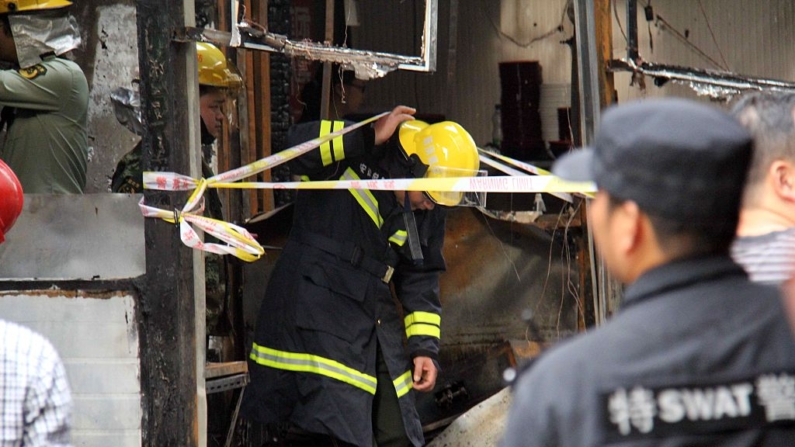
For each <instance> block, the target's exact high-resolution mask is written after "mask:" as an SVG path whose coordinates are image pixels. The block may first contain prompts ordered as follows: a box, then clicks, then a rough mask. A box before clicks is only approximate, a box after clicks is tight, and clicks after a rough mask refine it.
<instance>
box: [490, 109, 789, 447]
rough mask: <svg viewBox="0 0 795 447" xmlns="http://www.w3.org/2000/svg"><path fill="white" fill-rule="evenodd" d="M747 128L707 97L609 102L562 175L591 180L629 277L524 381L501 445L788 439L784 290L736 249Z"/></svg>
mask: <svg viewBox="0 0 795 447" xmlns="http://www.w3.org/2000/svg"><path fill="white" fill-rule="evenodd" d="M751 147H752V144H751V136H750V135H749V134H748V133H747V132H746V131H745V130H744V129H743V128H742V127H741V126H740V125H739V124H738V123H737V122H736V121H735V120H733V119H732V118H731V117H730V116H728V115H727V114H724V113H723V112H721V111H719V110H718V109H715V108H713V107H711V106H707V105H702V104H699V103H695V102H691V101H686V100H681V99H660V100H647V101H641V102H635V103H631V104H628V105H623V106H619V107H615V108H612V109H610V110H608V111H607V112H606V113H605V114H604V115H603V120H602V123H601V126H600V129H599V132H598V135H597V137H596V141H595V145H594V147H593V148H587V149H583V150H581V151H577V152H574V153H572V154H570V155H569V156H566V157H563V158H562V159H560V160H559V161H558V162H556V163H555V165H554V166H553V172H554V173H555V174H556V175H559V176H561V177H563V178H565V179H569V180H577V181H595V182H596V185H597V186H598V189H599V190H598V192H597V195H596V198H595V199H594V201H593V203H592V207H591V213H590V217H591V219H592V223H591V225H592V229H593V233H594V238H595V240H596V244H597V247H598V248H599V249H600V251H601V253H602V255H603V256H604V259H605V263H606V264H607V267H608V268H609V269H610V271H611V272H612V274H613V275H615V277H616V278H618V279H619V280H621V281H622V282H624V283H625V284H627V288H626V290H625V294H624V301H623V305H622V308H621V309H620V311H619V312H618V313H617V314H616V315H615V316H614V317H613V318H612V320H611V321H609V322H608V323H606V324H605V325H604V326H602V327H600V328H598V329H596V330H592V331H589V332H588V333H587V334H584V335H581V336H577V337H575V338H573V339H571V340H569V341H567V342H564V343H561V344H560V345H559V346H556V347H554V348H552V349H550V350H549V351H548V352H546V353H544V354H543V355H542V356H541V357H540V358H539V359H538V360H537V361H536V363H535V364H534V365H532V367H530V368H529V369H528V370H527V371H526V372H525V373H524V374H523V375H522V376H521V377H520V379H519V381H518V383H517V385H516V388H515V396H514V403H513V407H512V409H511V413H510V416H509V421H508V426H507V429H506V433H505V437H504V439H503V444H502V445H503V447H514V446H597V445H608V444H617V445H621V446H630V445H632V446H635V445H643V446H651V445H665V446H694V445H699V446H701V445H703V446H706V445H709V446H729V445H731V446H784V445H793V440H795V425H793V423H795V343H794V342H793V337H792V333H791V332H790V329H789V326H788V325H787V321H786V319H785V317H784V311H783V307H782V301H781V297H780V295H779V293H778V291H777V290H776V289H775V288H772V287H769V286H765V285H762V284H758V283H753V282H751V281H749V279H748V277H747V275H746V274H745V273H744V272H743V270H742V268H740V267H739V266H738V265H737V264H735V263H734V262H733V261H732V260H731V258H730V257H729V247H730V245H731V242H732V238H733V236H734V230H735V227H736V225H737V219H738V208H739V203H740V197H741V194H742V189H743V184H744V180H745V174H746V169H747V166H748V163H749V160H750V156H751Z"/></svg>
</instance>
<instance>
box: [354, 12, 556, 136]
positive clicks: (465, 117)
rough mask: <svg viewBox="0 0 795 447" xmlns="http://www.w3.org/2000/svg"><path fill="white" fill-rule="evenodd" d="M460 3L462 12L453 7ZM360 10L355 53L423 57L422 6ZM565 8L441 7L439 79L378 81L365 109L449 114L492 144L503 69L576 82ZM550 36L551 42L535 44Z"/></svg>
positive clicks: (396, 76)
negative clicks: (532, 64)
mask: <svg viewBox="0 0 795 447" xmlns="http://www.w3.org/2000/svg"><path fill="white" fill-rule="evenodd" d="M455 3H457V4H458V8H457V9H455V8H451V6H452V5H455ZM359 4H360V8H361V11H360V14H361V17H362V20H361V21H362V26H360V27H358V28H356V29H354V31H353V38H352V44H353V45H354V46H356V47H357V48H366V49H372V50H381V51H395V52H400V51H402V52H404V53H408V54H413V55H418V54H419V48H420V47H419V41H420V37H419V36H421V33H422V28H421V26H422V15H421V14H422V9H423V6H424V2H423V1H422V0H416V1H414V2H399V1H394V2H360V3H359ZM565 4H566V0H544V1H543V2H542V1H531V0H511V1H507V0H505V1H502V2H499V1H495V0H460V1H458V2H451V1H450V0H440V1H439V27H438V38H439V43H438V50H439V51H438V60H437V70H436V73H434V74H418V73H410V72H399V73H392V74H389V75H387V76H386V78H384V79H381V80H376V81H373V82H371V87H368V91H367V104H366V106H365V107H366V108H367V109H368V110H369V111H373V112H375V111H382V110H387V109H390V108H391V107H393V106H394V105H395V104H398V103H404V104H409V105H413V106H416V107H417V108H418V109H419V112H420V113H440V114H444V115H446V117H447V118H448V119H451V120H454V121H457V122H459V123H460V124H461V125H463V126H464V127H465V128H466V129H467V130H469V132H470V133H471V134H472V136H473V137H474V139H475V141H476V142H478V143H479V144H485V143H487V142H488V141H490V139H491V115H492V112H493V110H494V104H496V103H498V102H499V101H500V84H499V71H498V64H499V63H500V62H503V61H519V60H536V61H539V62H540V64H541V66H542V69H543V78H544V82H545V83H549V84H557V85H560V84H566V83H568V82H569V79H570V70H571V68H570V67H571V53H570V51H569V49H568V47H567V46H566V45H564V44H561V43H560V41H562V40H565V39H567V38H568V37H570V36H571V35H572V31H571V29H572V27H571V23H570V22H569V20H568V18H565V19H564V20H563V21H562V23H563V31H560V32H559V31H556V28H557V27H558V25H559V24H560V23H561V18H562V16H563V8H564V6H565ZM386 17H389V18H391V19H389V20H388V21H386V20H385V18H386ZM451 23H454V24H456V25H457V26H456V27H454V28H452V35H453V36H455V41H454V43H453V45H451V44H450V37H451V26H450V25H451ZM550 31H553V32H552V33H551V34H550V35H549V36H548V37H546V38H544V39H542V40H539V41H536V42H533V43H530V42H531V41H532V40H533V39H535V38H538V37H539V36H542V35H546V34H548V33H549V32H550ZM412 44H414V46H412ZM452 64H454V65H452ZM450 69H452V70H453V72H450V71H449V70H450Z"/></svg>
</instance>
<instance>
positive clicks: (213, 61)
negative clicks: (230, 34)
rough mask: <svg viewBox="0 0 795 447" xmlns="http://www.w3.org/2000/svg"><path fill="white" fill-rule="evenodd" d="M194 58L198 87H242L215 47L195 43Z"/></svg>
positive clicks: (238, 78)
mask: <svg viewBox="0 0 795 447" xmlns="http://www.w3.org/2000/svg"><path fill="white" fill-rule="evenodd" d="M0 1H2V0H0ZM196 57H197V58H198V63H199V84H200V85H207V86H211V87H219V88H228V89H230V90H237V89H239V88H240V87H242V86H243V80H242V79H241V78H240V75H239V74H237V73H236V71H237V70H236V69H235V67H234V65H232V63H231V62H227V60H226V56H224V53H223V52H222V51H221V50H220V49H218V47H216V46H215V45H213V44H210V43H207V42H196Z"/></svg>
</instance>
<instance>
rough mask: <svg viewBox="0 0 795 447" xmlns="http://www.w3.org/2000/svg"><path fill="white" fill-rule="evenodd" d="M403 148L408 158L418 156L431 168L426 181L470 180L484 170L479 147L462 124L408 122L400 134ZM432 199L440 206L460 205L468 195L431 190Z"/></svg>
mask: <svg viewBox="0 0 795 447" xmlns="http://www.w3.org/2000/svg"><path fill="white" fill-rule="evenodd" d="M398 138H399V139H400V145H401V146H402V147H403V151H404V152H405V153H406V156H408V157H411V155H412V154H416V155H417V157H419V159H420V160H421V161H422V162H423V163H425V164H426V165H428V171H427V172H426V174H425V177H426V178H439V177H441V178H447V177H470V176H475V175H477V172H478V169H479V168H480V160H479V158H478V148H477V145H475V141H474V140H473V139H472V136H471V135H469V132H467V131H466V130H464V128H463V127H461V126H460V125H459V124H458V123H454V122H452V121H444V122H441V123H436V124H430V125H429V124H428V123H424V122H422V121H418V120H413V121H406V122H404V123H403V124H402V125H401V126H400V130H399V133H398ZM428 195H429V196H430V197H431V199H432V200H433V201H434V202H436V203H438V204H439V205H446V206H456V205H458V204H459V203H461V199H462V198H463V197H464V193H461V192H442V191H428Z"/></svg>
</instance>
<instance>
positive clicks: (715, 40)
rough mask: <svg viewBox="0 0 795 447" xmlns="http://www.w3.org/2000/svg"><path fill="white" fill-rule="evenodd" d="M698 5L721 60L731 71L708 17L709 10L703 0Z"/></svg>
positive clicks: (699, 0)
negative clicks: (706, 9)
mask: <svg viewBox="0 0 795 447" xmlns="http://www.w3.org/2000/svg"><path fill="white" fill-rule="evenodd" d="M698 7H699V8H700V9H701V15H703V16H704V21H705V22H706V24H707V29H709V34H710V35H711V36H712V42H713V43H714V44H715V48H717V49H718V54H720V60H721V61H723V66H724V68H725V69H726V70H727V71H731V70H730V69H729V64H728V62H726V58H725V57H724V56H723V51H721V49H720V45H718V39H716V38H715V32H714V31H712V25H711V24H710V23H709V18H708V17H707V12H706V11H705V10H704V5H703V4H702V3H701V0H698Z"/></svg>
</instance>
